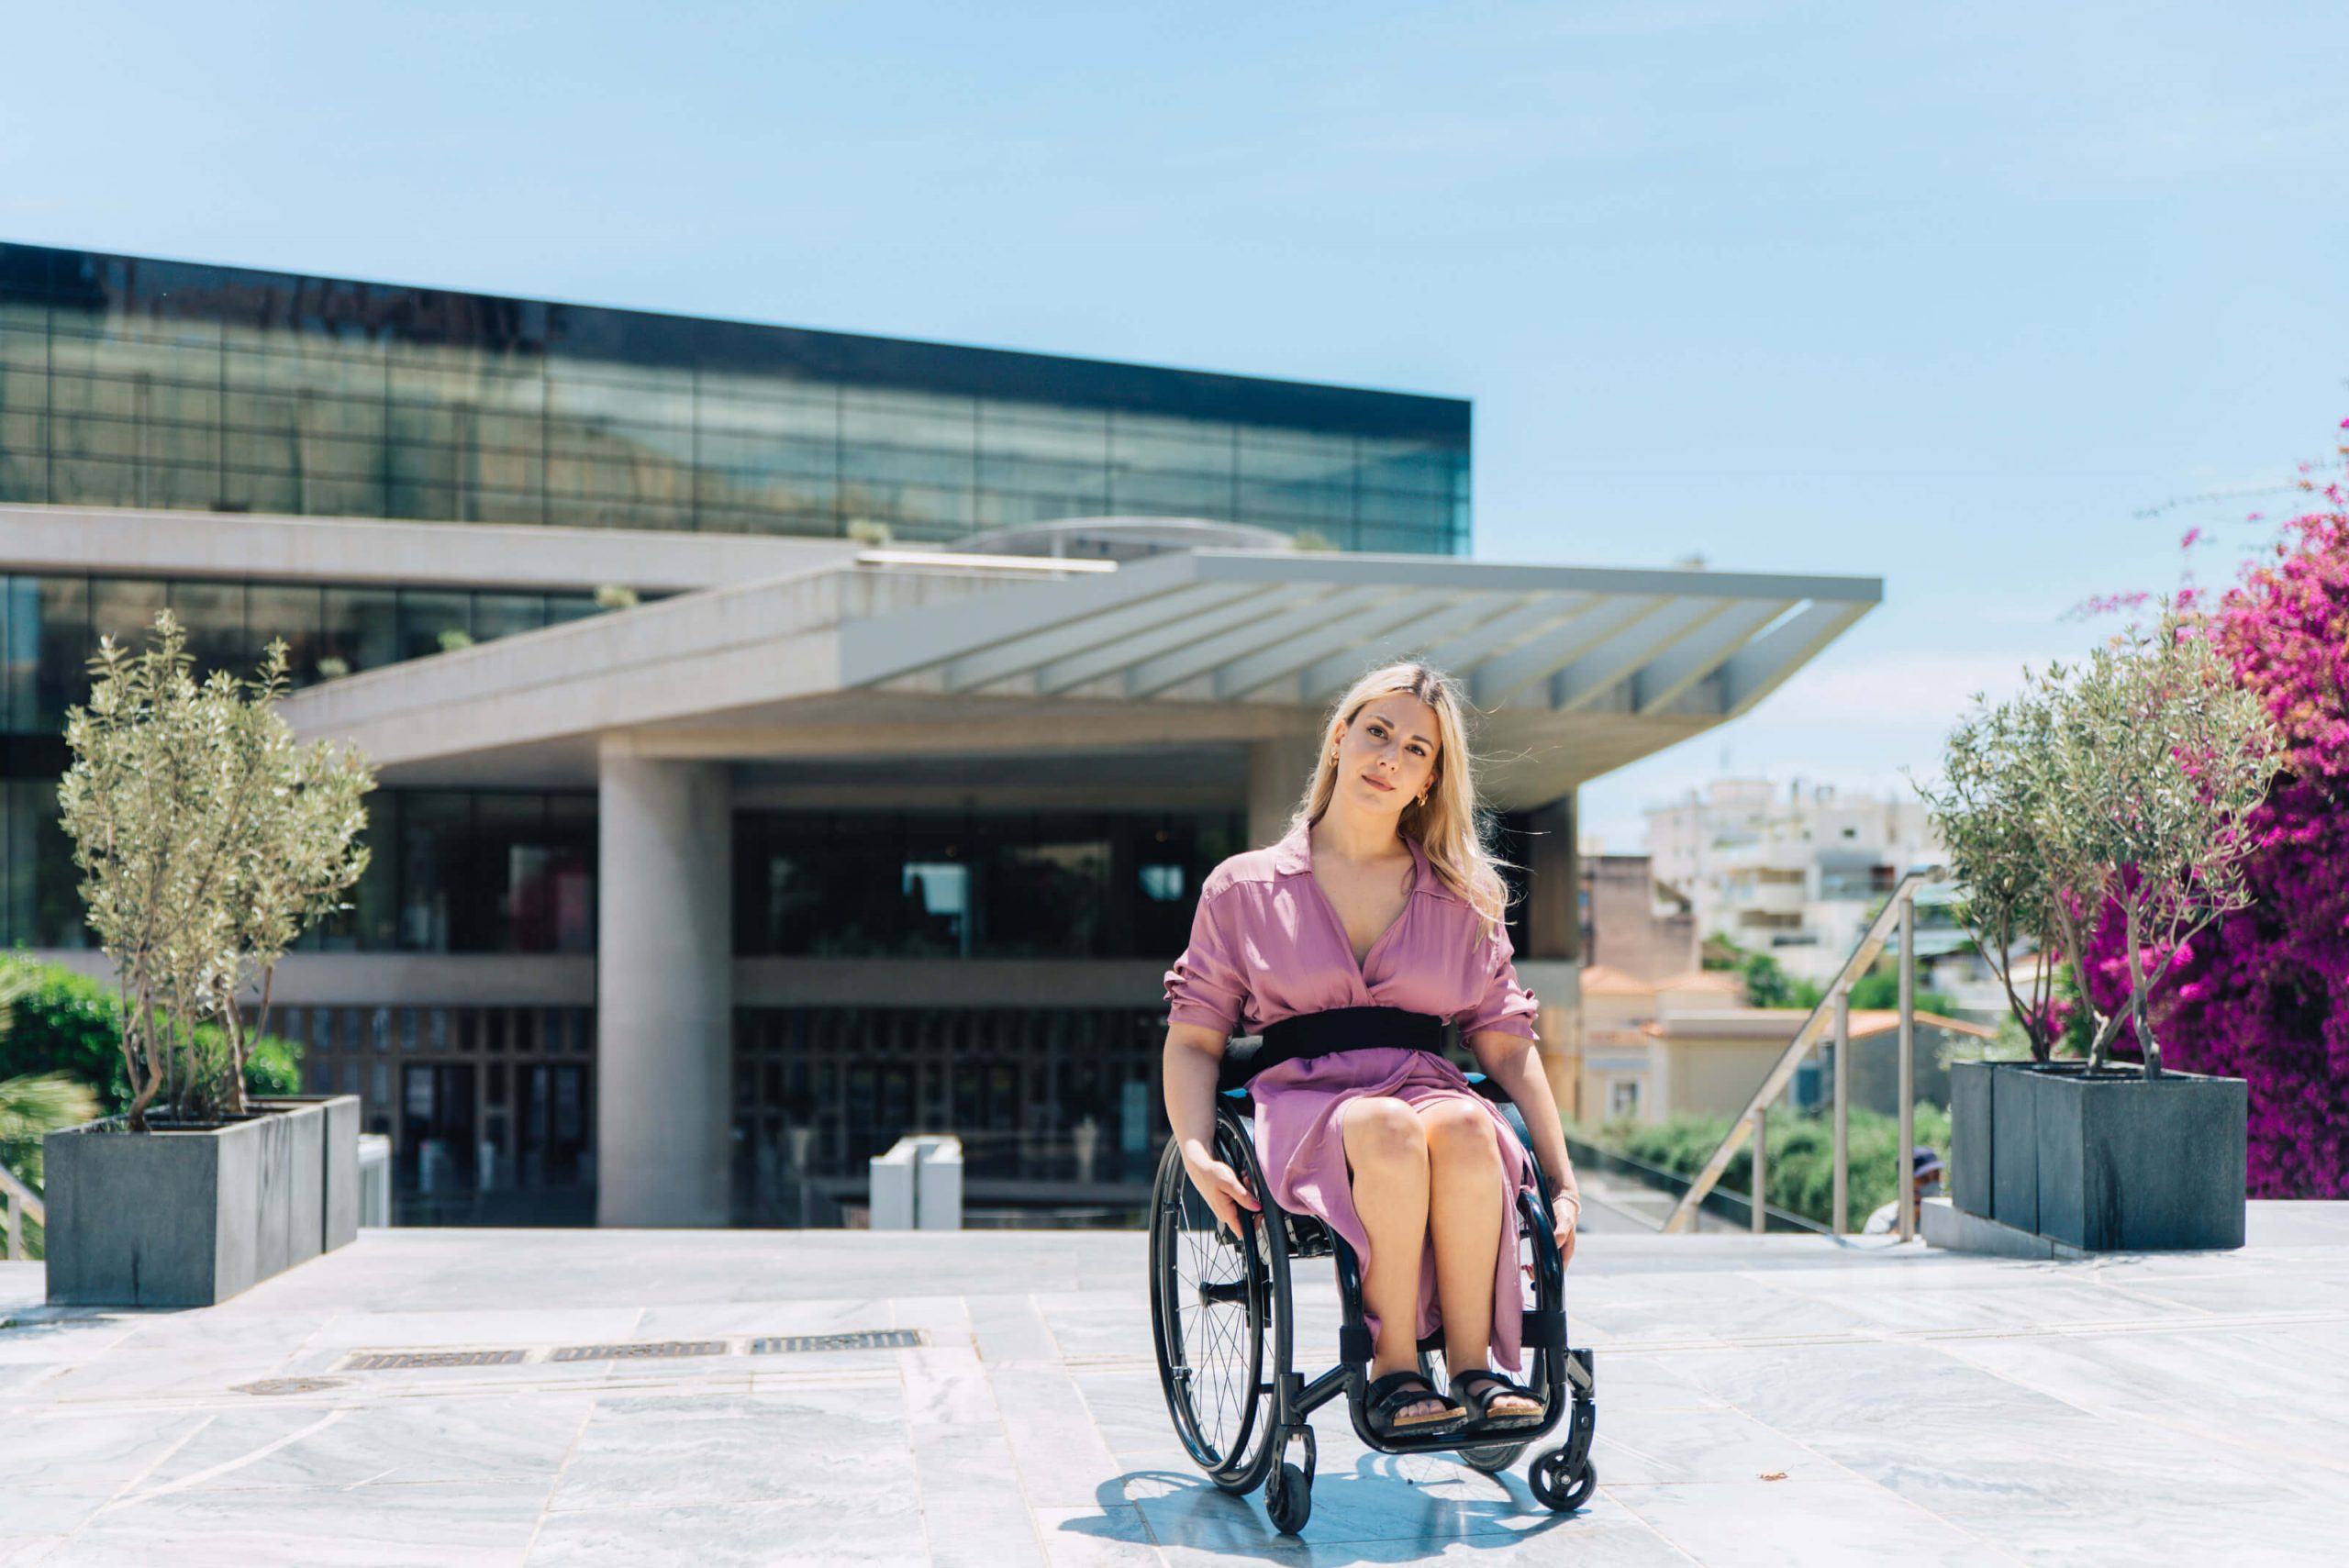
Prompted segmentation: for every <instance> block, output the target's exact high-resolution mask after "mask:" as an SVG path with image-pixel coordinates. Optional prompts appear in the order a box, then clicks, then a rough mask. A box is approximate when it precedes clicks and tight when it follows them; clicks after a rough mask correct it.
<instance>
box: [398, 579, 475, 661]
mask: <svg viewBox="0 0 2349 1568" xmlns="http://www.w3.org/2000/svg"><path fill="white" fill-rule="evenodd" d="M471 646H473V595H470V594H443V593H433V592H429V591H427V590H422V589H402V590H401V591H400V640H399V657H400V658H402V659H427V658H429V657H431V656H432V655H433V654H435V653H447V652H451V651H455V650H457V649H460V648H470V647H471Z"/></svg>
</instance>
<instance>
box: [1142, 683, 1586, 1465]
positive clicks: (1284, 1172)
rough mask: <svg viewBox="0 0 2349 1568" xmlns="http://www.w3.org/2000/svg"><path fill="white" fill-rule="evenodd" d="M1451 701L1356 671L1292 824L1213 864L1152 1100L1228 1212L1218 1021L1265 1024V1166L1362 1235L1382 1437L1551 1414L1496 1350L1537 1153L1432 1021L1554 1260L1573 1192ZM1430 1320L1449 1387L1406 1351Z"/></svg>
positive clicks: (1238, 1203)
mask: <svg viewBox="0 0 2349 1568" xmlns="http://www.w3.org/2000/svg"><path fill="white" fill-rule="evenodd" d="M1463 709H1464V703H1463V701H1462V699H1461V696H1460V695H1459V693H1458V691H1457V690H1456V689H1455V688H1454V687H1453V684H1452V683H1451V682H1450V681H1449V680H1448V679H1447V678H1446V677H1444V676H1442V675H1441V674H1439V673H1436V672H1434V671H1432V670H1430V669H1427V668H1426V667H1424V666H1422V665H1418V664H1393V665H1389V666H1387V667H1386V668H1384V669H1380V670H1374V671H1372V672H1371V673H1369V674H1367V675H1364V677H1363V678H1362V679H1361V680H1359V681H1357V682H1355V683H1354V685H1353V689H1352V690H1350V691H1348V692H1347V693H1346V695H1344V696H1343V697H1341V699H1340V700H1339V703H1338V706H1337V708H1336V710H1335V712H1334V713H1333V714H1332V715H1331V717H1330V724H1329V727H1328V728H1327V730H1326V731H1325V732H1324V734H1323V741H1324V744H1323V745H1322V748H1321V751H1320V756H1319V759H1318V761H1317V762H1316V763H1315V765H1314V769H1313V776H1312V779H1311V782H1310V784H1308V787H1307V790H1306V792H1305V796H1304V799H1303V800H1302V801H1301V802H1300V803H1299V805H1298V807H1297V813H1296V815H1295V817H1293V818H1292V819H1291V822H1290V824H1289V828H1288V832H1287V833H1286V836H1285V837H1284V838H1283V839H1282V840H1281V841H1280V842H1279V843H1277V844H1275V845H1273V846H1272V847H1270V848H1269V849H1262V850H1255V851H1250V852H1249V853H1246V854H1241V855H1234V856H1232V857H1231V858H1230V859H1229V860H1227V861H1225V862H1223V863H1222V864H1220V865H1219V866H1218V867H1216V869H1215V871H1214V872H1213V873H1211V874H1210V875H1209V876H1208V879H1207V882H1206V884H1204V885H1203V886H1202V887H1201V888H1200V890H1199V904H1198V912H1197V916H1196V917H1194V920H1193V923H1192V928H1191V941H1190V946H1189V947H1188V948H1187V949H1186V951H1184V953H1183V956H1182V957H1181V958H1179V959H1177V960H1176V961H1175V967H1174V968H1173V969H1172V970H1170V971H1168V973H1167V975H1166V999H1167V1002H1168V1004H1169V1022H1170V1027H1169V1028H1168V1029H1167V1033H1166V1063H1165V1082H1166V1109H1167V1116H1168V1118H1169V1121H1170V1123H1171V1125H1172V1127H1173V1129H1174V1135H1175V1139H1176V1140H1177V1146H1178V1147H1179V1148H1180V1150H1181V1151H1182V1156H1183V1163H1184V1166H1185V1168H1186V1171H1187V1173H1189V1176H1190V1180H1191V1184H1192V1185H1193V1186H1195V1187H1197V1189H1198V1191H1199V1193H1200V1195H1201V1196H1203V1197H1204V1198H1205V1199H1206V1200H1207V1202H1208V1205H1209V1207H1212V1208H1213V1209H1214V1210H1215V1213H1216V1217H1217V1218H1218V1219H1219V1220H1220V1221H1221V1222H1222V1223H1224V1224H1225V1225H1228V1226H1230V1227H1231V1228H1232V1229H1233V1230H1234V1231H1235V1232H1236V1231H1237V1230H1238V1229H1239V1210H1240V1209H1242V1208H1245V1209H1254V1208H1256V1207H1258V1204H1257V1200H1256V1198H1255V1197H1254V1196H1253V1195H1252V1194H1250V1193H1249V1192H1248V1190H1247V1188H1246V1186H1245V1184H1243V1183H1242V1182H1241V1180H1240V1179H1239V1177H1238V1176H1237V1175H1236V1174H1235V1173H1233V1171H1232V1169H1231V1167H1230V1165H1228V1164H1226V1163H1224V1162H1222V1161H1219V1160H1218V1159H1216V1158H1215V1154H1214V1148H1215V1143H1214V1131H1215V1094H1216V1081H1217V1073H1218V1069H1219V1065H1220V1063H1221V1061H1222V1057H1223V1053H1224V1051H1225V1047H1226V1043H1227V1041H1228V1040H1229V1038H1230V1036H1231V1035H1232V1034H1234V1033H1235V1032H1257V1031H1264V1032H1265V1036H1266V1038H1265V1045H1264V1051H1262V1052H1261V1053H1260V1055H1259V1057H1258V1058H1257V1059H1256V1061H1255V1062H1253V1063H1252V1066H1253V1068H1254V1075H1253V1076H1252V1078H1251V1079H1250V1080H1249V1084H1248V1087H1249V1092H1250V1094H1251V1095H1252V1097H1253V1098H1254V1101H1255V1106H1256V1129H1255V1130H1256V1146H1257V1149H1258V1151H1259V1153H1260V1155H1261V1156H1262V1160H1263V1164H1264V1174H1265V1180H1266V1182H1267V1183H1268V1184H1270V1185H1271V1187H1272V1190H1273V1195H1275V1197H1277V1198H1278V1199H1279V1200H1280V1202H1281V1204H1282V1206H1283V1207H1286V1208H1289V1209H1292V1210H1296V1211H1301V1212H1304V1213H1309V1214H1313V1215H1318V1216H1319V1217H1320V1218H1321V1219H1323V1220H1324V1221H1326V1222H1327V1223H1328V1224H1329V1225H1330V1228H1331V1229H1333V1230H1334V1231H1335V1232H1336V1233H1337V1234H1338V1235H1340V1236H1342V1237H1344V1238H1345V1240H1346V1241H1347V1243H1348V1244H1349V1245H1350V1246H1352V1247H1353V1249H1354V1251H1355V1253H1356V1255H1357V1256H1358V1257H1359V1258H1360V1259H1361V1262H1362V1266H1363V1284H1362V1294H1363V1307H1364V1317H1365V1318H1367V1319H1368V1327H1369V1328H1370V1330H1371V1333H1372V1336H1373V1351H1372V1357H1371V1373H1372V1379H1371V1383H1370V1387H1369V1392H1368V1396H1367V1400H1366V1413H1367V1415H1368V1418H1369V1420H1370V1423H1371V1427H1372V1429H1373V1430H1374V1431H1376V1432H1378V1433H1380V1434H1382V1435H1394V1436H1400V1435H1403V1434H1407V1433H1436V1432H1451V1431H1454V1430H1459V1431H1463V1432H1464V1435H1470V1434H1474V1435H1481V1434H1484V1433H1486V1432H1496V1433H1497V1432H1506V1431H1508V1430H1511V1429H1517V1428H1522V1427H1531V1426H1535V1425H1538V1424H1539V1423H1540V1422H1541V1420H1542V1416H1543V1414H1544V1410H1543V1407H1542V1401H1541V1399H1540V1398H1539V1397H1538V1396H1535V1395H1534V1394H1532V1393H1531V1392H1530V1391H1528V1390H1526V1389H1524V1388H1522V1387H1520V1386H1519V1385H1517V1384H1516V1383H1514V1382H1513V1381H1512V1380H1510V1379H1509V1378H1508V1377H1505V1376H1503V1375H1502V1374H1500V1373H1497V1372H1495V1371H1493V1370H1492V1358H1493V1355H1494V1352H1496V1351H1497V1352H1498V1354H1499V1357H1500V1361H1501V1364H1503V1365H1505V1366H1515V1365H1517V1364H1518V1363H1519V1359H1520V1350H1521V1346H1520V1329H1521V1326H1522V1319H1521V1318H1520V1312H1521V1311H1522V1303H1523V1296H1522V1290H1523V1282H1522V1281H1521V1280H1520V1277H1519V1272H1518V1268H1517V1256H1518V1253H1517V1245H1516V1195H1517V1192H1518V1190H1519V1189H1520V1188H1521V1187H1529V1186H1531V1185H1532V1184H1533V1183H1534V1180H1535V1177H1534V1173H1533V1171H1532V1168H1531V1165H1530V1164H1529V1162H1528V1161H1527V1159H1526V1153H1525V1148H1524V1145H1523V1143H1522V1142H1520V1140H1519V1139H1518V1137H1517V1135H1516V1133H1515V1132H1514V1131H1513V1130H1512V1129H1510V1128H1509V1126H1508V1122H1507V1121H1505V1120H1504V1119H1503V1118H1502V1117H1501V1115H1500V1112H1499V1110H1498V1107H1497V1106H1494V1105H1492V1104H1491V1103H1490V1102H1488V1101H1486V1099H1484V1098H1483V1097H1482V1096H1480V1095H1478V1094H1477V1093H1476V1092H1475V1089H1474V1088H1473V1087H1472V1086H1471V1085H1470V1084H1468V1082H1467V1080H1466V1079H1465V1078H1464V1077H1463V1076H1462V1075H1461V1073H1460V1070H1459V1069H1458V1068H1456V1067H1454V1066H1453V1064H1452V1062H1450V1061H1449V1060H1448V1059H1446V1058H1445V1057H1444V1056H1443V1055H1442V1054H1441V1051H1440V1041H1441V1036H1442V1024H1443V1022H1444V1021H1445V1020H1447V1019H1448V1020H1451V1021H1453V1022H1454V1023H1457V1024H1458V1025H1459V1027H1460V1030H1461V1034H1462V1036H1463V1038H1464V1040H1466V1041H1467V1044H1468V1048H1469V1050H1470V1051H1473V1052H1474V1053H1475V1058H1476V1060H1477V1062H1478V1063H1479V1064H1480V1065H1481V1066H1482V1067H1483V1068H1484V1070H1485V1072H1486V1074H1487V1076H1489V1077H1490V1078H1491V1079H1492V1080H1493V1081H1494V1082H1495V1083H1496V1084H1498V1085H1499V1086H1500V1087H1501V1088H1502V1089H1504V1090H1506V1091H1507V1092H1508V1096H1509V1098H1510V1099H1511V1100H1513V1101H1514V1102H1516V1104H1517V1106H1518V1108H1519V1109H1520V1111H1521V1112H1522V1113H1523V1114H1524V1117H1525V1123H1526V1126H1527V1127H1528V1128H1529V1129H1531V1133H1532V1139H1533V1144H1534V1150H1533V1152H1534V1154H1535V1156H1536V1157H1538V1158H1539V1159H1540V1161H1541V1162H1542V1169H1543V1170H1545V1171H1547V1172H1548V1173H1549V1175H1550V1178H1551V1184H1552V1185H1553V1188H1554V1189H1555V1192H1556V1210H1555V1214H1556V1223H1557V1243H1558V1250H1559V1252H1560V1253H1561V1254H1562V1255H1563V1256H1564V1257H1566V1258H1568V1259H1571V1258H1572V1257H1573V1255H1574V1247H1575V1218H1576V1217H1577V1216H1578V1215H1579V1214H1580V1213H1581V1209H1582V1199H1581V1196H1580V1195H1579V1193H1578V1192H1577V1191H1576V1190H1575V1178H1574V1170H1573V1167H1572V1165H1571V1164H1570V1163H1569V1162H1568V1161H1567V1158H1566V1147H1565V1140H1564V1136H1563V1134H1562V1132H1561V1131H1560V1129H1559V1123H1558V1113H1557V1107H1556V1106H1555V1104H1554V1102H1553V1100H1552V1099H1551V1097H1550V1088H1549V1084H1548V1082H1547V1081H1546V1080H1545V1079H1544V1078H1543V1077H1542V1068H1541V1063H1540V1062H1539V1061H1538V1060H1537V1058H1536V1054H1535V1035H1534V1030H1533V1017H1534V1013H1535V1010H1536V1004H1535V1002H1534V999H1533V996H1532V995H1531V993H1530V992H1528V991H1526V990H1525V989H1524V988H1523V987H1522V986H1520V984H1518V983H1517V972H1516V970H1515V968H1514V966H1513V964H1512V962H1511V960H1512V958H1513V956H1514V955H1513V952H1512V950H1511V948H1510V945H1509V940H1508V930H1507V929H1506V927H1505V926H1504V924H1503V919H1504V915H1505V904H1506V895H1505V893H1504V891H1503V888H1502V885H1501V881H1500V876H1499V874H1498V873H1497V871H1496V870H1495V869H1494V865H1493V862H1492V858H1491V856H1490V855H1489V854H1487V853H1486V850H1485V848H1484V845H1483V843H1482V842H1481V840H1480V839H1479V836H1478V833H1477V829H1476V795H1475V781H1474V779H1473V777H1472V775H1471V769H1470V764H1469V757H1468V751H1467V746H1466V743H1465V736H1464V725H1463V722H1462V713H1463ZM1243 1025H1244V1026H1245V1027H1244V1029H1243V1027H1242V1026H1243ZM1439 1326H1441V1328H1442V1333H1443V1345H1444V1363H1445V1365H1446V1366H1447V1367H1448V1368H1449V1369H1451V1373H1452V1386H1451V1388H1450V1389H1448V1390H1446V1389H1437V1388H1432V1387H1431V1386H1430V1385H1429V1384H1428V1382H1427V1380H1426V1379H1425V1378H1423V1377H1422V1376H1421V1375H1420V1374H1419V1339H1420V1338H1421V1337H1423V1336H1426V1335H1430V1334H1432V1333H1434V1332H1435V1331H1436V1329H1438V1327H1439Z"/></svg>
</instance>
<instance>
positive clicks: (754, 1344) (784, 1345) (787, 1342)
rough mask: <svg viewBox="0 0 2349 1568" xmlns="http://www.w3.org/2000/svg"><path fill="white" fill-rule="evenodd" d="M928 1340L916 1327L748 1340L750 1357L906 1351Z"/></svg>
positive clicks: (776, 1335) (777, 1336) (776, 1336)
mask: <svg viewBox="0 0 2349 1568" xmlns="http://www.w3.org/2000/svg"><path fill="white" fill-rule="evenodd" d="M927 1343H929V1341H928V1340H925V1339H924V1338H923V1337H922V1332H921V1330H920V1329H858V1330H856V1331H855V1332H854V1333H851V1334H771V1335H769V1336H768V1337H767V1338H765V1339H763V1340H751V1354H752V1355H754V1356H772V1355H784V1354H787V1353H789V1352H791V1351H909V1350H912V1349H914V1348H916V1347H917V1346H919V1345H924V1344H927Z"/></svg>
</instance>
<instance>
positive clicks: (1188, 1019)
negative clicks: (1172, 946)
mask: <svg viewBox="0 0 2349 1568" xmlns="http://www.w3.org/2000/svg"><path fill="white" fill-rule="evenodd" d="M1219 904H1220V900H1219V899H1217V898H1215V897H1214V896H1212V895H1211V893H1210V892H1202V893H1201V894H1200V895H1199V906H1198V910H1197V913H1195V914H1194V915H1193V916H1192V917H1191V945H1190V946H1188V947H1186V948H1185V949H1184V950H1183V956H1182V957H1180V958H1178V959H1176V960H1175V967H1174V968H1172V969H1170V970H1168V971H1167V972H1166V1021H1167V1022H1168V1023H1170V1024H1197V1025H1199V1026H1201V1027H1202V1028H1205V1029H1220V1030H1222V1031H1223V1032H1224V1033H1225V1034H1227V1035H1229V1034H1234V1033H1237V1032H1238V1030H1239V1028H1240V1020H1241V1015H1242V1014H1243V1013H1245V1012H1246V1010H1247V1006H1248V981H1247V977H1246V976H1245V975H1243V974H1242V973H1241V971H1240V966H1239V964H1238V963H1237V962H1234V961H1233V957H1232V954H1233V951H1234V949H1233V945H1232V942H1231V940H1230V933H1229V932H1227V931H1226V930H1225V929H1223V924H1222V920H1221V917H1220V916H1219Z"/></svg>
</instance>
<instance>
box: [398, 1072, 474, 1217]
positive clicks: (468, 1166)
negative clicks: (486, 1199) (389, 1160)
mask: <svg viewBox="0 0 2349 1568" xmlns="http://www.w3.org/2000/svg"><path fill="white" fill-rule="evenodd" d="M480 1150H481V1145H480V1133H479V1132H478V1130H477V1129H476V1124H475V1122H474V1119H473V1065H472V1064H471V1063H470V1062H410V1063H408V1064H407V1065H406V1066H404V1067H403V1068H401V1070H400V1170H399V1175H400V1182H401V1184H402V1185H404V1186H406V1187H407V1188H409V1189H410V1190H412V1191H415V1192H420V1193H434V1194H440V1193H460V1192H471V1191H472V1190H473V1188H474V1186H475V1185H476V1184H478V1182H479V1180H480V1170H479V1164H478V1162H479V1159H480Z"/></svg>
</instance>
